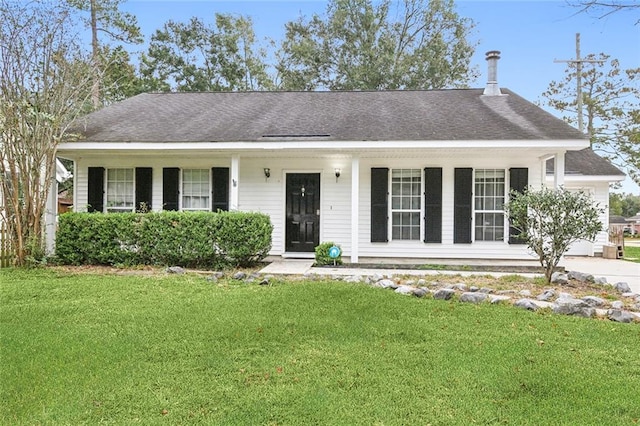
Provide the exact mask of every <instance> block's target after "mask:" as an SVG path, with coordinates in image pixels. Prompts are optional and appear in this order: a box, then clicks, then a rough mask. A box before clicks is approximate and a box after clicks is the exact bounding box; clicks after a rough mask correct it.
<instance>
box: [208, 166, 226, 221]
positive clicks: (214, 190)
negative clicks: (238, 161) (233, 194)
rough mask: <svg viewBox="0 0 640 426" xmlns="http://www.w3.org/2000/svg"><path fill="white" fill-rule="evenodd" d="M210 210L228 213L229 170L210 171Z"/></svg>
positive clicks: (219, 168) (215, 169)
mask: <svg viewBox="0 0 640 426" xmlns="http://www.w3.org/2000/svg"><path fill="white" fill-rule="evenodd" d="M211 210H212V211H214V212H217V211H218V210H222V211H229V168H228V167H214V168H212V169H211Z"/></svg>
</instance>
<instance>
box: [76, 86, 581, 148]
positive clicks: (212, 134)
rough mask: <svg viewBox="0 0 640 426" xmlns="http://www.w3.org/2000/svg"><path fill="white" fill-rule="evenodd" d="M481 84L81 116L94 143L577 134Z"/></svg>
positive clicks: (167, 101)
mask: <svg viewBox="0 0 640 426" xmlns="http://www.w3.org/2000/svg"><path fill="white" fill-rule="evenodd" d="M482 92H483V89H452V90H432V91H431V90H430V91H375V92H366V91H363V92H216V93H212V92H208V93H156V94H141V95H138V96H135V97H132V98H130V99H127V100H125V101H123V102H120V103H117V104H114V105H111V106H109V107H107V108H104V109H102V110H100V111H97V112H95V113H92V114H90V115H88V116H87V117H85V118H84V119H83V120H82V121H81V122H80V123H79V127H80V128H81V129H82V130H84V131H83V133H84V137H83V139H82V140H84V141H92V142H234V141H244V142H250V141H265V140H272V139H275V140H277V138H287V137H294V138H300V139H305V138H315V139H316V140H317V138H321V140H335V141H341V140H344V141H363V140H364V141H382V140H384V141H394V140H405V141H413V140H416V141H417V140H443V141H446V140H553V139H556V140H569V139H571V140H575V139H584V136H583V135H582V134H581V133H580V132H578V131H577V130H576V129H574V128H573V127H571V126H569V125H567V124H566V123H564V122H563V121H562V120H560V119H558V118H556V117H554V116H553V115H551V114H549V113H548V112H546V111H544V110H543V109H541V108H539V107H537V106H536V105H534V104H532V103H531V102H529V101H527V100H525V99H523V98H522V97H520V96H518V95H516V94H514V93H513V92H511V91H509V90H507V89H502V93H503V94H505V95H507V96H482Z"/></svg>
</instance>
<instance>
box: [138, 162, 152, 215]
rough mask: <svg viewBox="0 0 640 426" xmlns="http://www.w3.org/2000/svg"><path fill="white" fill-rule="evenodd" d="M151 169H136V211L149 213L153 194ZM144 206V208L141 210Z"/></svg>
mask: <svg viewBox="0 0 640 426" xmlns="http://www.w3.org/2000/svg"><path fill="white" fill-rule="evenodd" d="M152 175H153V169H152V168H151V167H136V202H135V208H136V211H138V210H144V211H151V198H152V193H153V188H152V185H153V178H152ZM143 204H144V206H145V208H144V209H142V205H143Z"/></svg>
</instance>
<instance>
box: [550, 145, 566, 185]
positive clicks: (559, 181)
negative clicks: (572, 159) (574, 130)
mask: <svg viewBox="0 0 640 426" xmlns="http://www.w3.org/2000/svg"><path fill="white" fill-rule="evenodd" d="M553 161H554V167H553V187H554V188H555V189H558V188H560V187H561V186H564V152H557V153H556V155H555V156H554V157H553Z"/></svg>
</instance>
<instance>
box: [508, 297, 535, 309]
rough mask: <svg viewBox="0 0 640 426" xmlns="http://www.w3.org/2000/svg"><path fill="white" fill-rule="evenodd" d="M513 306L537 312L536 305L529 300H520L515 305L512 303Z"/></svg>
mask: <svg viewBox="0 0 640 426" xmlns="http://www.w3.org/2000/svg"><path fill="white" fill-rule="evenodd" d="M513 306H515V307H517V308H522V309H527V310H529V311H536V310H538V305H536V304H535V302H534V301H533V300H530V299H520V300H518V301H517V302H516V303H514V304H513Z"/></svg>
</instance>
